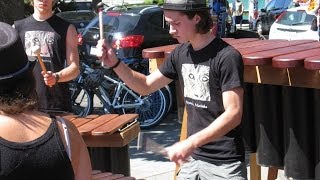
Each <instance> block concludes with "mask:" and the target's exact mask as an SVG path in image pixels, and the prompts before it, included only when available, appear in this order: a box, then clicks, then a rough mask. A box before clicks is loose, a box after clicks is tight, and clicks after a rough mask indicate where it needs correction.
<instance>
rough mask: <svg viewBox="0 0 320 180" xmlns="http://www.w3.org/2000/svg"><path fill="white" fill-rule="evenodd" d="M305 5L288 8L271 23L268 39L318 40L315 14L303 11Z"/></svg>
mask: <svg viewBox="0 0 320 180" xmlns="http://www.w3.org/2000/svg"><path fill="white" fill-rule="evenodd" d="M306 8H307V7H298V8H293V9H288V10H287V11H285V12H283V13H282V14H281V15H280V16H279V17H278V19H277V20H276V21H275V22H274V23H273V24H272V26H271V29H270V34H269V39H287V40H298V39H311V40H319V34H318V27H317V21H316V19H317V18H316V16H315V15H313V14H308V13H307V11H305V9H306Z"/></svg>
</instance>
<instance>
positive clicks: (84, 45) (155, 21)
mask: <svg viewBox="0 0 320 180" xmlns="http://www.w3.org/2000/svg"><path fill="white" fill-rule="evenodd" d="M103 26H104V29H103V30H104V37H105V38H106V39H108V42H109V43H110V44H111V46H112V47H113V48H114V50H115V51H116V54H117V57H118V58H119V59H120V60H123V61H134V60H141V59H142V50H143V49H145V48H150V47H156V46H163V45H168V44H175V43H177V41H176V40H175V39H174V38H172V36H171V35H170V34H169V26H168V25H167V24H166V23H165V20H164V16H163V10H162V9H161V8H160V7H159V6H157V5H131V6H130V5H128V6H124V7H119V8H113V10H109V11H106V12H105V14H104V15H103ZM99 39H100V35H99V17H98V16H97V17H95V18H94V19H93V20H92V21H91V22H90V23H89V24H88V26H87V27H86V28H85V30H84V31H83V32H82V33H81V36H80V37H79V44H80V48H79V49H80V53H81V55H83V56H82V57H84V58H85V60H87V61H95V60H97V57H96V56H95V50H96V44H97V41H98V40H99Z"/></svg>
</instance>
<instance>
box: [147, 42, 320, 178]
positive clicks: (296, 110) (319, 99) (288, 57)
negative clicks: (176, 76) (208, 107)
mask: <svg viewBox="0 0 320 180" xmlns="http://www.w3.org/2000/svg"><path fill="white" fill-rule="evenodd" d="M224 40H225V41H226V42H228V43H229V44H230V45H232V46H233V47H235V48H236V49H237V50H238V51H239V52H240V53H241V55H242V57H243V63H244V70H245V71H244V81H245V87H244V88H245V97H244V115H243V121H242V126H244V127H245V128H243V129H245V131H243V136H244V141H245V144H246V145H247V149H249V150H251V151H252V152H257V154H256V156H255V155H253V156H251V158H252V159H251V175H250V176H251V179H260V178H261V177H260V168H258V167H257V166H254V164H255V162H257V163H258V164H260V165H263V166H267V167H276V169H277V168H283V169H284V170H285V174H286V175H287V176H288V177H292V178H297V179H312V178H314V179H320V133H319V131H320V111H319V109H320V91H319V89H320V71H319V70H320V42H317V41H312V40H297V41H286V40H259V39H256V38H243V39H232V38H225V39H224ZM175 46H176V45H169V46H162V47H155V48H149V49H144V50H143V57H144V58H149V66H150V67H149V68H150V71H154V70H155V69H157V68H158V67H159V65H161V64H162V62H163V61H164V60H165V57H166V56H167V55H168V54H170V52H171V51H172V50H173V49H174V48H175ZM185 114H186V113H185ZM182 127H186V116H184V117H183V124H182ZM181 137H186V130H185V129H184V128H182V130H181ZM256 158H257V159H256ZM269 170H274V169H272V168H269Z"/></svg>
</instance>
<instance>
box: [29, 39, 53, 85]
mask: <svg viewBox="0 0 320 180" xmlns="http://www.w3.org/2000/svg"><path fill="white" fill-rule="evenodd" d="M31 51H32V52H33V53H34V54H36V55H37V58H38V61H39V64H40V66H41V69H42V71H43V72H44V73H47V68H46V66H45V65H44V63H43V60H42V57H41V56H40V52H41V49H40V46H38V45H35V46H33V47H32V49H31ZM49 87H52V86H49Z"/></svg>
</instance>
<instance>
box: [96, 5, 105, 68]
mask: <svg viewBox="0 0 320 180" xmlns="http://www.w3.org/2000/svg"><path fill="white" fill-rule="evenodd" d="M103 7H104V3H103V2H99V3H98V4H97V9H98V13H99V31H100V40H101V39H103V16H102V15H103ZM101 66H104V64H103V61H101Z"/></svg>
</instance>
